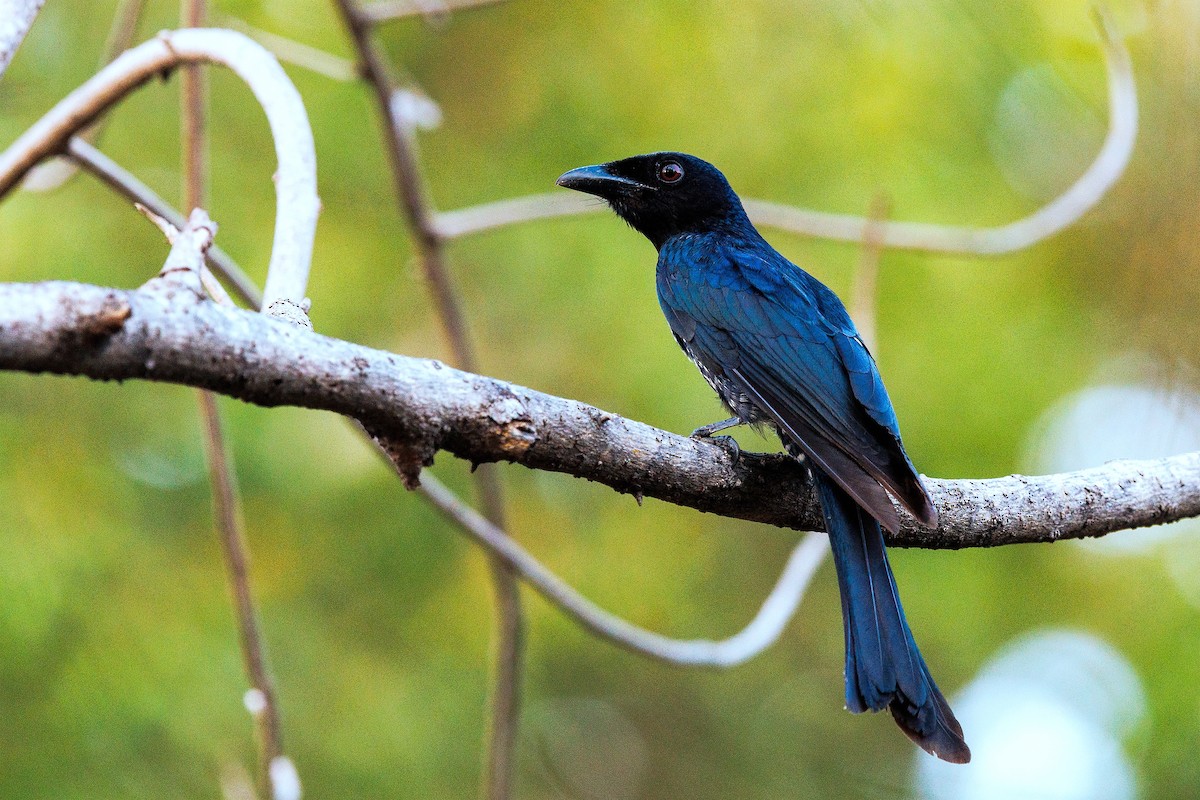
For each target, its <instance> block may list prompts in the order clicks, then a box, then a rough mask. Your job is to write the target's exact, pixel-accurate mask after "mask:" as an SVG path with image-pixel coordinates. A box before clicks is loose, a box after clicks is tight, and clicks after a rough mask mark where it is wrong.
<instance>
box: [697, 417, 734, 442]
mask: <svg viewBox="0 0 1200 800" xmlns="http://www.w3.org/2000/svg"><path fill="white" fill-rule="evenodd" d="M741 424H742V420H741V419H740V418H738V417H730V418H729V419H723V420H721V421H720V422H713V423H710V424H708V425H703V426H701V427H699V428H696V430H694V431H692V437H691V438H693V439H711V438H713V434H714V433H720V432H721V431H727V430H729V429H730V428H736V427H737V426H738V425H741ZM717 438H720V439H728V438H729V437H728V436H720V437H717Z"/></svg>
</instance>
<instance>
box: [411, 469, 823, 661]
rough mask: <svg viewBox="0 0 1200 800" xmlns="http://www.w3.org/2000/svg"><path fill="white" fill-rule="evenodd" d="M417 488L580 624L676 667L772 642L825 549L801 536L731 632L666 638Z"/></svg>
mask: <svg viewBox="0 0 1200 800" xmlns="http://www.w3.org/2000/svg"><path fill="white" fill-rule="evenodd" d="M420 491H421V493H422V494H424V495H425V496H426V497H428V498H429V499H430V501H432V502H433V504H434V505H435V506H437V508H438V509H439V510H440V511H441V512H442V513H443V514H445V515H446V516H447V517H448V518H449V519H451V520H453V521H454V522H455V523H457V525H458V527H459V528H460V529H461V530H462V531H464V532H465V533H466V534H467V535H468V536H470V537H471V539H472V540H474V541H475V542H477V543H478V544H480V545H481V546H483V547H484V548H486V549H487V550H488V551H489V552H490V553H492V554H493V555H495V556H496V557H497V558H500V559H503V560H504V562H505V563H507V564H508V565H509V566H510V567H511V568H512V569H513V571H514V572H516V574H518V575H520V576H521V579H522V580H525V581H527V582H528V583H529V585H530V586H532V587H533V588H534V589H536V590H537V592H538V593H539V594H540V595H542V597H544V598H546V600H548V601H550V603H551V604H553V605H554V606H555V607H557V608H558V609H559V610H561V611H562V612H563V613H564V614H566V615H567V616H569V617H571V618H572V619H574V620H575V621H576V622H578V623H579V624H580V625H582V626H583V627H584V628H586V629H587V630H589V631H591V632H592V633H594V634H596V635H597V636H599V637H600V638H601V639H606V640H608V641H609V642H612V643H613V644H615V645H617V646H619V647H623V648H625V649H626V650H630V651H632V652H634V653H638V654H640V655H644V656H649V657H650V658H654V659H658V660H659V661H665V662H667V663H669V664H675V665H676V666H681V667H734V666H737V665H738V664H742V663H745V662H746V661H749V660H750V659H751V658H754V656H756V655H758V654H759V653H761V652H762V651H763V650H765V649H766V648H767V647H770V646H771V645H772V644H774V643H775V642H776V641H777V640H778V639H779V635H780V634H781V633H782V632H783V629H784V627H785V626H786V624H787V622H788V620H789V619H791V617H792V615H793V614H794V613H795V611H796V608H797V607H799V605H800V601H801V600H802V599H803V597H804V591H805V589H806V588H807V587H808V584H809V582H810V581H811V580H812V576H813V575H814V574H815V573H816V570H817V567H818V566H820V564H821V560H822V559H823V558H824V555H825V553H826V552H827V551H828V549H829V548H828V546H827V544H828V540H827V539H826V537H825V536H824V535H823V534H819V533H816V534H812V533H810V534H808V535H807V536H805V537H804V539H802V540H801V542H800V544H798V545H797V546H796V548H795V549H794V550H793V551H792V554H791V555H790V556H789V557H788V561H787V565H786V566H785V567H784V570H783V573H782V574H781V575H780V576H779V580H778V581H777V582H776V584H775V588H774V589H772V590H771V593H770V594H769V595H768V596H767V599H766V600H765V601H764V602H763V605H762V607H761V608H760V609H759V611H758V614H756V615H755V617H754V619H752V620H751V621H750V623H749V624H748V625H747V626H746V627H745V628H743V629H742V630H741V631H740V632H739V633H737V634H735V635H734V636H731V637H729V638H728V639H723V640H721V641H717V642H712V641H707V640H703V639H696V640H683V639H672V638H670V637H667V636H663V635H662V634H658V633H654V632H653V631H648V630H646V629H645V628H641V627H639V626H637V625H634V624H632V623H630V622H628V621H626V620H624V619H622V618H621V617H618V616H616V615H615V614H610V613H609V612H607V611H605V610H604V609H602V608H600V607H599V606H597V605H596V604H595V603H593V602H592V601H590V600H588V599H587V598H586V597H584V596H583V595H581V594H579V593H578V592H577V591H575V589H573V588H572V587H571V586H570V584H568V583H567V582H566V581H564V580H562V578H559V577H558V576H557V575H555V574H554V573H553V572H551V571H550V570H549V569H547V568H546V567H545V566H544V565H542V564H541V563H540V562H539V561H538V560H537V559H535V558H534V557H533V556H531V555H530V554H529V553H528V552H527V551H526V550H525V549H524V548H523V547H521V545H519V544H518V543H517V542H516V541H515V540H513V539H512V538H510V537H509V536H508V534H506V533H505V532H504V531H502V530H501V529H499V528H497V527H496V526H495V525H493V524H491V523H490V522H488V521H487V520H486V519H484V518H483V516H481V515H480V514H479V513H477V512H476V511H475V510H474V509H472V508H471V507H470V506H467V505H466V504H465V503H463V502H462V501H461V500H459V499H458V498H457V497H455V496H454V493H453V492H451V491H450V490H449V489H447V488H446V487H445V486H444V485H443V484H442V483H441V482H440V481H438V480H437V479H436V478H434V477H433V476H432V475H428V474H426V475H424V476H422V478H421V489H420Z"/></svg>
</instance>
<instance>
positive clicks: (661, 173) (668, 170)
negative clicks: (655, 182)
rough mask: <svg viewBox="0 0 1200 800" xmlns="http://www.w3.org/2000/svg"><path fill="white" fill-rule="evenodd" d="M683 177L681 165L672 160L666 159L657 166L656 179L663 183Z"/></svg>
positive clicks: (677, 180)
mask: <svg viewBox="0 0 1200 800" xmlns="http://www.w3.org/2000/svg"><path fill="white" fill-rule="evenodd" d="M681 178H683V167H681V166H679V165H678V164H676V163H675V162H674V161H666V162H664V163H662V164H659V166H658V179H659V180H660V181H662V182H663V183H678V182H679V180H680V179H681Z"/></svg>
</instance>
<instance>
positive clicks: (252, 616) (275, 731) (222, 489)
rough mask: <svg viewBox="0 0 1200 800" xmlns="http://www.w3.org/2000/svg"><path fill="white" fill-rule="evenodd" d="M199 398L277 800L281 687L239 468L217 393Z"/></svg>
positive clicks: (266, 788)
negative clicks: (261, 614)
mask: <svg viewBox="0 0 1200 800" xmlns="http://www.w3.org/2000/svg"><path fill="white" fill-rule="evenodd" d="M197 398H198V400H199V401H200V412H201V413H200V417H201V419H202V420H203V422H204V451H205V455H206V456H207V459H208V474H209V480H210V482H211V483H212V490H213V512H214V518H215V519H214V521H215V523H216V528H217V533H218V536H219V540H220V544H221V553H222V555H223V556H224V560H225V571H226V574H227V575H228V577H229V589H230V593H231V594H232V596H233V605H234V616H235V618H236V620H237V628H238V640H239V642H240V644H241V651H242V664H243V666H244V667H245V670H246V679H247V680H248V681H249V682H250V687H251V688H250V691H249V692H248V693H247V696H246V707H247V709H248V710H249V711H250V713H251V714H252V715H253V717H254V722H255V727H256V728H257V738H258V744H259V791H260V793H261V795H262V796H263V797H271V796H272V794H273V792H272V790H271V778H270V768H271V762H272V761H274V759H275V758H277V757H279V756H280V755H282V754H283V736H282V730H283V728H282V725H281V723H280V719H279V704H278V702H277V701H276V696H275V682H274V680H273V679H272V677H271V673H270V670H269V669H268V667H267V660H266V655H265V648H264V646H263V639H262V632H261V630H260V628H259V624H258V612H257V611H256V609H255V605H254V595H253V592H252V591H251V588H250V572H249V565H248V562H249V559H250V556H249V553H248V552H247V550H246V541H245V536H244V534H243V530H244V527H245V525H244V522H243V520H242V515H241V513H240V503H239V502H238V495H237V487H236V481H235V479H234V476H233V468H232V465H231V464H230V461H229V456H228V454H227V452H226V448H225V437H224V433H223V431H222V429H221V417H220V412H219V409H218V408H217V403H216V397H215V396H214V395H213V394H212V393H211V392H207V391H200V392H197Z"/></svg>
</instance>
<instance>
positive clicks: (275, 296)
mask: <svg viewBox="0 0 1200 800" xmlns="http://www.w3.org/2000/svg"><path fill="white" fill-rule="evenodd" d="M198 62H212V63H217V64H223V65H224V66H227V67H229V68H230V69H231V70H233V72H234V73H236V74H237V75H238V77H240V78H241V79H242V80H243V81H245V82H246V84H247V85H248V86H249V87H250V89H251V91H252V92H254V96H255V98H256V99H257V100H258V102H259V105H261V106H262V108H263V111H264V112H265V113H266V116H267V122H268V123H269V125H270V127H271V134H272V136H273V138H274V142H275V152H276V155H277V156H278V158H279V168H278V170H277V171H276V173H275V192H276V199H277V207H276V215H275V238H274V243H273V245H272V249H271V263H270V266H269V267H268V270H267V282H266V287H265V289H264V292H263V294H264V303H265V305H264V308H265V309H266V310H267V312H268V313H271V314H274V315H276V316H281V317H285V318H287V319H289V320H290V321H292V322H295V323H298V324H307V315H306V314H305V313H304V309H305V299H304V292H305V288H306V286H307V283H308V271H309V267H310V265H311V263H312V249H313V238H314V236H315V234H316V226H317V214H318V212H319V211H320V201H319V200H318V199H317V190H316V186H317V178H316V154H315V151H314V149H313V140H312V128H311V126H310V125H309V123H308V116H307V115H306V114H305V111H304V103H303V101H301V99H300V95H299V93H298V92H297V91H296V87H295V86H293V85H292V83H291V81H290V80H288V77H287V75H286V73H284V71H283V68H282V67H280V66H279V62H278V61H276V60H275V57H274V56H272V55H271V54H270V53H269V52H267V50H266V49H265V48H263V47H262V45H260V44H258V43H256V42H255V41H254V40H252V39H250V38H249V37H247V36H245V35H243V34H240V33H236V32H234V31H222V30H207V29H187V30H181V31H169V32H165V33H162V34H160V35H159V36H158V37H157V38H155V39H152V40H151V41H149V42H145V43H144V44H141V45H139V46H137V47H135V48H133V49H132V50H128V51H126V52H125V53H123V54H122V55H120V56H118V57H117V59H116V60H114V61H113V62H112V63H111V64H109V65H108V66H107V67H105V68H104V69H102V70H100V72H98V73H97V74H96V75H94V76H93V77H92V78H91V79H89V80H88V81H87V82H86V83H84V84H83V85H82V86H80V87H79V88H78V89H76V90H75V91H74V92H72V93H71V94H70V95H68V96H67V97H66V98H64V99H63V100H62V101H61V102H59V104H58V105H56V106H55V107H54V108H53V109H51V110H50V111H49V112H48V113H47V114H46V115H45V116H43V117H42V118H41V119H40V120H38V121H37V122H36V123H35V124H34V125H33V126H32V127H31V128H29V129H28V130H26V131H25V133H23V134H22V135H21V136H20V138H18V139H17V141H16V142H14V143H13V144H12V145H11V146H10V147H9V148H8V149H7V150H5V151H4V152H3V153H0V197H3V196H4V195H5V194H7V193H8V192H9V191H10V190H11V189H12V188H13V186H15V185H16V183H17V181H19V180H21V178H23V177H24V176H25V174H26V173H28V171H29V170H30V169H31V168H32V167H33V166H34V165H35V164H37V163H38V162H39V161H41V160H42V159H43V158H45V157H47V156H49V155H53V154H55V153H58V152H61V151H62V150H64V149H65V148H66V146H67V143H68V141H69V140H70V138H71V136H73V135H74V134H75V133H76V132H77V131H79V130H80V129H82V128H84V127H86V126H87V125H88V124H89V123H90V122H91V121H92V120H94V119H96V118H97V117H98V116H100V115H101V114H103V113H104V112H105V111H106V110H108V109H109V108H110V107H111V106H113V105H114V104H115V103H117V102H118V101H119V100H120V99H121V98H123V97H124V96H125V95H127V94H128V93H129V92H130V91H132V90H133V89H135V88H137V87H138V86H140V85H142V84H143V83H145V82H146V81H148V80H150V79H151V78H153V77H155V76H157V75H160V74H162V73H163V72H164V71H169V70H170V69H172V68H174V67H176V66H178V65H180V64H189V63H198Z"/></svg>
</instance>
